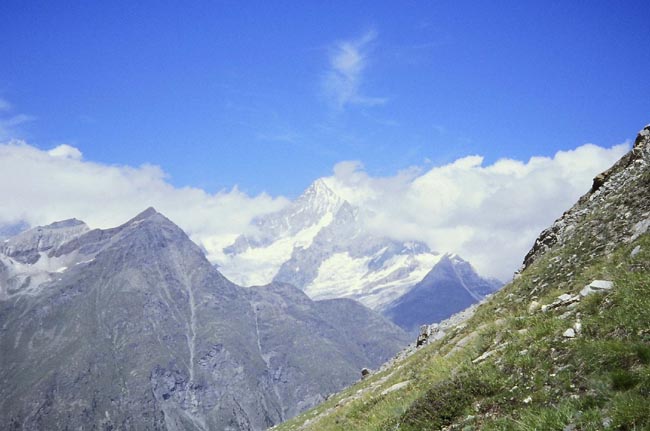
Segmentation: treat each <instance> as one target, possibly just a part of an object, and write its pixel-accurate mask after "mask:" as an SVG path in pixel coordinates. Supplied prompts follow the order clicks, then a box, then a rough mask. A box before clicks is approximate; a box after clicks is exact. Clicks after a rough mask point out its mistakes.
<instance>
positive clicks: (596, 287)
mask: <svg viewBox="0 0 650 431" xmlns="http://www.w3.org/2000/svg"><path fill="white" fill-rule="evenodd" d="M613 287H614V283H613V282H611V281H606V280H594V281H592V282H591V283H589V284H588V285H586V286H585V287H583V288H582V290H581V291H580V295H581V296H589V295H591V294H592V293H601V292H605V291H608V290H611V289H612V288H613Z"/></svg>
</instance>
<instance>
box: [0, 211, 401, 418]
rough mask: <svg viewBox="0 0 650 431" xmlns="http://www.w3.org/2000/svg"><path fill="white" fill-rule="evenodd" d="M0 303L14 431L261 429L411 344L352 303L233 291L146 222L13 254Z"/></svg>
mask: <svg viewBox="0 0 650 431" xmlns="http://www.w3.org/2000/svg"><path fill="white" fill-rule="evenodd" d="M0 293H2V296H0V429H7V430H12V429H16V430H19V429H20V430H42V429H61V430H63V429H104V430H110V429H138V430H145V429H146V430H149V429H161V430H212V429H214V430H260V429H264V428H266V427H268V426H271V425H273V424H275V423H278V422H280V421H282V420H285V419H287V418H290V417H291V416H293V415H295V414H296V413H298V412H300V411H302V410H304V409H305V408H308V407H311V406H313V405H315V404H316V403H318V402H320V401H322V400H324V399H325V397H326V396H327V395H328V394H330V393H332V392H335V391H337V390H340V389H341V388H343V387H345V386H346V385H348V384H350V383H351V382H353V381H354V380H355V379H356V378H357V376H358V374H359V370H360V369H361V368H362V367H373V366H378V365H379V364H381V363H382V362H383V361H385V360H387V359H389V358H390V357H391V356H393V355H394V354H395V352H397V351H398V350H399V349H400V348H401V347H403V346H404V345H405V344H406V342H407V341H406V339H407V338H406V334H405V333H404V332H403V331H401V330H400V329H399V328H398V327H396V326H395V325H393V324H391V323H390V322H388V321H387V320H386V319H384V318H382V317H381V316H380V315H378V314H376V313H374V312H372V311H371V310H368V309H366V308H365V307H363V306H362V305H361V304H359V303H357V302H354V301H352V300H343V301H341V300H337V301H321V302H315V301H312V300H311V299H309V298H308V297H307V296H306V295H305V294H304V293H302V292H301V291H300V290H298V289H296V288H294V287H291V286H289V285H283V284H271V285H268V286H263V287H257V288H254V289H248V288H242V287H240V286H237V285H235V284H233V283H231V282H230V281H228V280H227V279H226V278H225V277H223V276H222V275H221V274H220V273H219V272H218V271H217V270H216V269H215V268H214V266H213V265H212V264H210V263H209V262H208V261H207V259H206V258H205V256H204V255H203V253H202V251H201V250H200V248H199V247H198V246H196V245H195V244H194V243H192V242H191V241H190V240H189V238H188V237H187V236H186V235H185V233H184V232H183V231H182V230H181V229H179V228H178V227H177V226H176V225H174V224H173V223H172V222H171V221H169V220H168V219H166V218H165V217H164V216H163V215H161V214H159V213H157V212H156V211H155V210H154V209H152V208H150V209H148V210H147V211H145V212H143V213H142V214H140V215H138V216H137V217H135V218H134V219H132V220H130V221H128V222H127V223H125V224H123V225H121V226H119V227H116V228H113V229H108V230H98V229H97V230H88V228H87V227H86V225H84V224H83V223H81V222H79V221H77V220H68V221H65V222H59V223H55V224H53V225H50V226H44V227H39V228H35V229H32V230H30V231H27V232H24V233H22V234H20V235H18V236H16V237H13V238H11V239H9V240H7V241H6V242H4V244H3V246H2V248H0Z"/></svg>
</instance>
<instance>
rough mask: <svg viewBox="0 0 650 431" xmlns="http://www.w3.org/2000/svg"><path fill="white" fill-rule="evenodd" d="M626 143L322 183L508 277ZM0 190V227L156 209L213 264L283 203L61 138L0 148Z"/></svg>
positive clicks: (373, 221)
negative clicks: (96, 154)
mask: <svg viewBox="0 0 650 431" xmlns="http://www.w3.org/2000/svg"><path fill="white" fill-rule="evenodd" d="M629 147H630V145H629V143H626V144H621V145H617V146H613V147H611V148H602V147H598V146H595V145H590V144H587V145H583V146H580V147H578V148H576V149H575V150H571V151H560V152H558V153H556V154H555V155H554V156H553V157H533V158H531V159H530V160H528V161H525V162H524V161H518V160H512V159H502V160H499V161H496V162H495V163H492V164H486V163H485V162H484V160H483V158H482V157H480V156H467V157H463V158H460V159H458V160H456V161H454V162H453V163H449V164H447V165H444V166H437V167H433V168H430V169H428V170H422V169H421V168H412V169H406V170H404V171H402V172H399V173H397V174H396V175H394V176H391V177H373V176H371V175H369V174H368V173H367V172H366V171H365V170H364V168H363V165H362V164H361V163H359V162H353V161H345V162H341V163H339V164H337V165H336V166H335V167H334V172H333V175H332V176H330V177H328V178H326V179H325V180H326V182H327V183H328V184H329V185H330V186H331V187H332V189H334V190H335V191H336V192H337V193H338V194H339V195H340V196H341V197H343V198H345V199H347V200H348V201H350V202H351V203H352V204H354V205H357V206H359V207H361V208H362V220H363V222H364V223H365V224H366V226H367V227H368V229H369V230H370V231H371V232H375V233H377V234H380V235H383V236H388V237H391V238H394V239H397V240H419V241H424V242H426V243H427V244H428V245H429V246H430V247H431V248H432V249H433V250H437V251H440V252H455V253H458V254H459V255H461V256H462V257H464V258H465V259H467V260H469V261H470V262H472V263H473V264H474V265H475V266H476V267H477V269H478V270H479V272H481V273H482V274H485V275H490V276H495V277H498V278H500V279H503V280H507V279H508V278H509V277H510V276H511V275H512V272H513V271H514V270H516V269H517V268H518V266H519V265H520V263H521V260H522V258H523V256H524V254H525V253H526V252H527V251H528V249H529V248H530V246H531V245H532V242H533V241H534V239H535V238H536V237H537V235H538V234H539V232H540V231H541V230H542V229H544V228H545V227H547V226H549V225H550V224H551V223H552V222H553V220H555V219H556V218H557V217H559V216H560V215H561V214H562V212H563V211H565V210H566V209H568V208H569V207H570V206H571V205H572V204H573V203H574V202H575V201H576V200H577V199H578V197H579V196H580V195H582V194H583V193H585V192H586V191H587V190H588V189H589V187H590V186H591V181H592V178H593V177H594V176H595V175H596V174H598V173H599V172H601V171H603V170H605V169H606V168H608V167H609V166H611V165H612V164H613V163H614V162H615V161H616V160H617V159H618V158H620V157H621V156H622V155H623V154H624V153H625V152H626V151H627V150H628V149H629ZM0 194H1V195H2V196H4V199H3V202H2V205H0V226H2V225H10V224H15V223H18V222H21V221H24V222H27V223H28V224H30V225H32V226H35V225H42V224H48V223H51V222H53V221H56V220H63V219H66V218H72V217H76V218H79V219H82V220H84V221H85V222H86V223H88V224H89V225H90V226H91V227H99V228H107V227H112V226H116V225H118V224H120V223H123V222H124V221H126V220H128V219H130V218H131V217H133V216H134V215H135V214H137V213H138V212H140V211H142V210H143V209H145V208H146V207H148V206H154V207H155V208H156V209H158V210H159V211H161V212H162V213H163V214H165V215H166V216H167V217H169V218H170V219H171V220H173V221H174V222H175V223H177V224H178V225H179V226H180V227H181V228H183V229H184V230H185V231H186V232H187V233H188V234H189V235H190V237H191V238H192V239H193V240H194V241H195V242H197V243H198V244H199V245H201V246H202V247H203V248H204V249H205V250H206V251H207V254H208V257H209V258H210V259H211V260H213V261H219V260H222V259H223V254H222V249H223V247H224V246H226V245H229V244H231V243H232V241H233V240H234V239H235V238H236V236H237V235H239V234H241V233H249V232H251V230H252V229H253V227H251V223H250V222H251V220H252V219H253V218H254V217H256V216H260V215H263V214H266V213H269V212H273V211H277V210H279V209H281V208H282V207H283V206H284V205H286V203H287V200H286V199H285V198H282V197H276V198H273V197H271V196H268V195H266V194H260V195H258V196H249V195H247V194H246V193H243V192H241V191H240V190H238V189H237V188H236V187H234V188H232V189H231V190H224V191H220V192H218V193H214V194H211V193H207V192H206V191H204V190H201V189H198V188H192V187H183V188H178V187H174V186H173V185H172V184H170V183H169V181H168V177H167V174H166V173H165V172H164V171H163V170H162V169H161V168H160V167H158V166H153V165H142V166H138V167H132V166H114V165H105V164H101V163H95V162H91V161H86V160H84V159H83V156H82V154H81V152H80V151H79V150H78V149H77V148H75V147H73V146H70V145H66V144H64V145H59V146H58V147H56V148H53V149H51V150H49V151H44V150H40V149H38V148H35V147H33V146H30V145H28V144H27V143H25V142H23V141H11V142H9V143H6V144H0Z"/></svg>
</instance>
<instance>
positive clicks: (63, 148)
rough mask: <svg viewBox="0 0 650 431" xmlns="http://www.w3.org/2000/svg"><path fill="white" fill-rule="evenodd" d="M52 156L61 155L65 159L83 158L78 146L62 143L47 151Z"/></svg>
mask: <svg viewBox="0 0 650 431" xmlns="http://www.w3.org/2000/svg"><path fill="white" fill-rule="evenodd" d="M47 154H49V155H50V156H52V157H59V158H63V159H74V160H81V158H82V154H81V151H79V149H78V148H75V147H73V146H71V145H68V144H61V145H59V146H58V147H54V148H52V149H51V150H50V151H48V152H47Z"/></svg>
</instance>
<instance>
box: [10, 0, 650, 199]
mask: <svg viewBox="0 0 650 431" xmlns="http://www.w3.org/2000/svg"><path fill="white" fill-rule="evenodd" d="M189 3H192V4H191V5H189ZM648 22H650V2H647V1H620V2H614V1H591V2H584V1H543V2H542V1H525V2H522V1H503V2H487V1H484V2H465V1H409V2H376V1H373V2H315V1H313V2H312V1H307V2H268V1H265V2H240V1H219V2H217V1H214V2H154V1H149V2H146V1H143V2H81V1H79V2H72V1H66V2H36V1H33V2H25V1H12V0H5V1H3V2H2V3H0V28H1V29H2V30H1V32H2V37H1V38H0V56H1V57H0V58H2V59H3V61H2V64H3V66H2V68H1V69H0V101H2V103H0V129H2V131H3V135H4V136H2V138H3V139H5V140H6V139H7V138H11V137H17V138H23V139H25V140H26V141H27V142H29V143H30V144H31V145H34V146H36V147H38V148H41V149H50V148H52V147H55V146H57V145H59V144H62V143H67V144H70V145H72V146H74V147H76V148H78V149H79V150H80V151H81V152H82V153H83V156H84V159H85V160H91V161H95V162H98V163H102V164H120V165H130V166H139V165H141V164H145V163H149V164H155V165H159V166H161V167H162V168H163V169H164V171H165V172H166V173H167V174H169V175H170V178H169V181H170V182H171V183H172V184H173V185H174V186H177V187H183V186H193V187H198V188H202V189H204V190H206V191H208V192H215V191H218V190H221V189H224V188H226V189H229V188H231V187H232V186H233V185H235V184H236V185H238V186H239V187H240V188H241V189H242V190H244V191H245V192H247V193H249V194H257V193H259V192H261V191H267V192H269V193H270V194H271V195H274V196H275V195H284V196H289V197H293V196H296V195H297V194H299V193H300V192H301V191H302V190H303V189H304V188H305V187H306V186H307V185H308V184H309V183H310V182H311V181H313V180H314V179H315V178H318V177H321V176H324V175H328V174H329V173H330V172H331V171H332V168H333V166H334V165H335V164H336V163H338V162H340V161H343V160H358V161H361V162H362V163H363V164H364V166H365V169H366V171H367V172H368V173H369V174H370V175H374V176H390V175H394V174H395V173H396V172H398V171H399V170H401V169H405V168H407V167H410V166H421V167H423V168H424V169H426V168H427V167H430V166H435V165H441V164H445V163H449V162H452V161H453V160H455V159H457V158H459V157H462V156H466V155H470V154H480V155H483V156H485V160H486V163H491V162H494V161H495V160H497V159H499V158H502V157H509V158H515V159H518V160H523V161H525V160H528V158H530V157H531V156H534V155H545V156H552V155H553V154H555V153H556V152H557V151H558V150H568V149H573V148H575V147H577V146H579V145H581V144H583V143H587V142H592V143H595V144H598V145H601V146H612V145H614V144H617V143H620V142H623V141H625V140H626V139H633V138H634V133H635V132H636V131H637V130H638V129H639V128H640V127H641V126H643V125H644V124H646V123H648V122H650V26H649V25H648Z"/></svg>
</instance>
